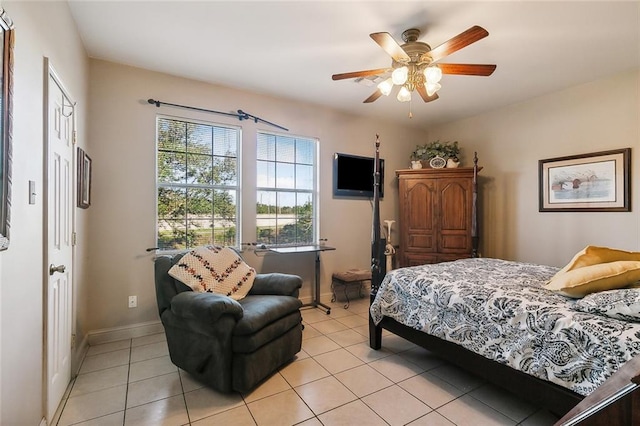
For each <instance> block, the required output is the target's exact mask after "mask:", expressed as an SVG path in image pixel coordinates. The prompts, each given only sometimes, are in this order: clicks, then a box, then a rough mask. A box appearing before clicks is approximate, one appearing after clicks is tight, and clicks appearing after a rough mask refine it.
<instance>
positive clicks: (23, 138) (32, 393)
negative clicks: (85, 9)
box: [0, 1, 88, 425]
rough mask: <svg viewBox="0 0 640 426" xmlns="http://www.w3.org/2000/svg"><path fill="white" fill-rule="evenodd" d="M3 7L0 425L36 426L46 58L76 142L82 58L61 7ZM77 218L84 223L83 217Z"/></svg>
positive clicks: (84, 81)
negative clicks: (7, 160)
mask: <svg viewBox="0 0 640 426" xmlns="http://www.w3.org/2000/svg"><path fill="white" fill-rule="evenodd" d="M2 6H3V7H4V8H5V9H6V10H7V12H8V14H9V16H10V17H11V18H12V19H13V21H14V23H15V30H16V42H15V67H14V71H15V85H14V114H13V117H14V126H13V186H12V206H11V235H10V236H11V241H10V246H9V249H8V250H7V251H4V252H1V253H0V271H1V274H0V288H1V289H2V297H1V298H0V318H1V321H0V329H1V337H2V343H1V348H2V350H1V352H0V366H1V376H2V377H1V378H2V380H1V383H2V391H1V398H0V401H1V407H2V409H1V410H0V413H1V414H0V424H3V425H37V424H39V423H40V420H41V419H42V417H43V413H44V411H43V409H42V407H43V404H44V400H43V385H42V381H43V354H44V352H43V297H44V291H43V277H44V265H43V263H44V259H43V254H42V253H43V252H42V244H43V224H42V222H43V217H44V215H43V206H44V204H43V198H42V195H43V185H44V184H45V178H44V177H43V129H44V125H43V107H44V106H43V81H44V75H45V70H44V57H48V58H50V60H51V63H52V65H53V66H54V67H55V69H56V71H57V73H58V75H59V76H60V77H61V78H62V80H63V81H64V83H65V85H66V87H67V89H68V90H69V91H70V92H71V95H72V96H73V97H74V98H75V100H76V101H77V102H78V109H77V117H78V131H79V136H80V140H81V141H84V140H85V139H86V137H85V135H86V119H85V117H86V112H85V111H86V104H87V89H88V59H87V57H86V53H85V51H84V48H83V46H82V44H81V41H80V38H79V37H78V36H77V32H76V29H75V23H74V22H73V20H72V18H71V14H70V12H69V9H68V6H67V4H66V3H65V2H54V3H52V2H42V3H39V2H8V1H3V2H2ZM29 180H33V181H35V182H36V192H37V197H36V204H35V205H29V203H28V181H29ZM78 219H79V222H80V224H82V222H83V220H84V217H83V215H82V214H80V215H79V217H78ZM77 284H79V283H77ZM79 292H80V293H82V291H81V289H80V291H79Z"/></svg>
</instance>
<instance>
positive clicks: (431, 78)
mask: <svg viewBox="0 0 640 426" xmlns="http://www.w3.org/2000/svg"><path fill="white" fill-rule="evenodd" d="M424 78H425V79H426V80H427V82H428V83H438V82H439V81H440V79H441V78H442V70H441V69H440V68H439V67H438V66H437V65H431V66H428V67H426V68H425V69H424Z"/></svg>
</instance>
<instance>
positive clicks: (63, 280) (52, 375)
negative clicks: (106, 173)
mask: <svg viewBox="0 0 640 426" xmlns="http://www.w3.org/2000/svg"><path fill="white" fill-rule="evenodd" d="M47 91H48V110H47V122H48V141H47V171H46V173H47V180H46V182H47V189H46V193H47V194H46V202H47V206H46V209H45V211H46V216H47V218H46V221H47V222H46V223H47V228H48V229H47V232H46V236H47V237H46V238H47V243H46V244H47V256H46V258H47V273H48V277H49V278H48V285H47V291H46V299H47V313H46V321H47V323H46V327H45V328H46V339H47V343H46V348H47V349H46V350H47V365H46V371H47V419H48V420H49V421H51V419H53V416H54V414H55V411H56V409H57V407H58V404H59V403H60V401H61V400H62V397H63V395H64V392H65V390H66V388H67V385H68V384H69V382H70V380H71V333H72V331H71V318H72V305H71V303H72V289H73V286H72V269H73V268H72V267H73V265H72V259H73V256H72V255H73V252H72V251H73V248H72V241H71V238H72V235H71V234H72V232H73V229H72V213H73V205H74V198H73V177H74V174H73V170H74V169H73V151H74V147H73V111H74V110H73V108H74V107H73V103H72V102H71V101H70V100H69V99H68V97H67V96H66V95H65V92H64V91H63V90H62V88H61V87H60V84H59V83H58V81H57V79H56V78H54V76H53V75H52V74H49V80H48V88H47Z"/></svg>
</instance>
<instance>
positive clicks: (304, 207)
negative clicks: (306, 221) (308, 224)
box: [296, 192, 313, 218]
mask: <svg viewBox="0 0 640 426" xmlns="http://www.w3.org/2000/svg"><path fill="white" fill-rule="evenodd" d="M296 216H297V217H298V218H311V217H312V216H313V197H312V196H311V194H305V193H300V192H299V193H298V194H297V197H296Z"/></svg>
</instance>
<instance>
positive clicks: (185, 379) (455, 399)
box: [52, 298, 557, 426]
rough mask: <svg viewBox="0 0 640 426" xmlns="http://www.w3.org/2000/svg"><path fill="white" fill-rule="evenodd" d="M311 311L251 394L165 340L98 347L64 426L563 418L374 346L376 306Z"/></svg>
mask: <svg viewBox="0 0 640 426" xmlns="http://www.w3.org/2000/svg"><path fill="white" fill-rule="evenodd" d="M342 305H343V304H342V303H335V304H333V308H332V310H331V315H330V316H327V315H326V314H325V313H324V311H322V310H319V309H305V310H303V311H302V315H303V318H304V323H305V330H304V334H303V338H304V340H303V343H302V351H301V352H300V353H299V354H298V355H297V357H296V359H295V360H293V362H291V363H289V364H287V365H285V366H284V367H282V368H281V369H280V370H279V371H278V372H277V373H275V374H274V375H273V376H272V377H271V378H269V379H268V380H266V381H265V382H264V383H262V384H261V385H260V386H258V387H257V388H256V389H254V390H253V391H252V392H250V393H248V394H238V393H234V394H228V395H226V394H220V393H218V392H216V391H213V390H211V389H209V388H207V387H205V386H203V385H202V384H200V383H198V382H197V381H195V380H194V379H193V378H191V377H190V376H189V374H187V373H185V372H184V371H182V370H180V369H178V368H177V367H175V366H174V365H173V364H172V363H171V361H170V359H169V353H168V350H167V345H166V340H165V337H164V334H156V335H152V336H147V337H142V338H136V339H131V340H124V341H119V342H114V343H107V344H102V345H98V346H92V347H91V348H90V349H89V351H88V353H87V356H86V357H85V359H84V361H83V363H82V366H81V369H80V374H79V375H78V377H77V378H76V379H75V381H74V382H73V383H72V384H71V386H70V389H69V391H68V392H67V396H66V397H65V400H64V401H63V402H62V405H61V407H62V410H61V411H60V413H59V414H58V416H57V418H56V419H55V420H56V421H55V422H53V423H52V424H58V425H72V424H74V425H75V424H77V425H105V426H108V425H154V426H155V425H194V426H204V425H225V426H227V425H304V426H311V425H325V426H328V425H407V424H410V425H432V426H440V425H443V426H444V425H448V426H451V425H474V426H477V425H483V426H484V425H523V426H534V425H540V426H543V425H552V424H553V423H554V422H555V421H556V420H557V418H556V417H555V416H553V415H551V414H549V413H548V412H546V411H544V410H539V409H537V408H536V407H534V406H532V405H531V404H529V403H527V402H525V401H522V400H520V399H518V398H515V397H514V396H512V395H511V394H509V393H508V392H505V391H503V390H502V389H498V388H496V387H494V386H492V385H489V384H487V383H485V382H483V381H482V380H480V379H478V378H477V377H474V376H471V375H469V374H468V373H466V372H464V371H462V370H460V369H458V368H457V367H454V366H452V365H449V364H447V363H446V362H444V361H443V360H441V359H439V358H437V357H435V356H433V355H432V354H430V353H429V352H428V351H426V350H424V349H422V348H420V347H418V346H415V345H413V344H412V343H409V342H407V341H405V340H403V339H401V338H399V337H397V336H393V335H390V334H387V333H386V332H385V334H384V336H383V339H382V341H383V347H382V349H381V350H378V351H374V350H372V349H370V348H369V345H368V325H367V324H368V322H367V321H368V319H367V312H368V306H369V305H368V298H363V299H358V300H355V301H352V303H351V306H350V307H349V309H348V310H345V309H343V308H342Z"/></svg>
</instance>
